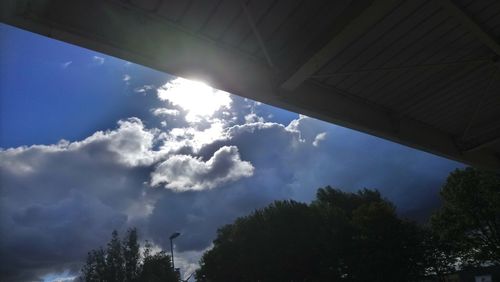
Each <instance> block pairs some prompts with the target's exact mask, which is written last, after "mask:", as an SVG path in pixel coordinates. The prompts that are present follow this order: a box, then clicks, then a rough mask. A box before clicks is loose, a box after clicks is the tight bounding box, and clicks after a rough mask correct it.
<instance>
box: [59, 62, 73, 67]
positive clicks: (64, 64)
mask: <svg viewBox="0 0 500 282" xmlns="http://www.w3.org/2000/svg"><path fill="white" fill-rule="evenodd" d="M72 63H73V61H67V62H65V63H62V64H61V68H62V69H66V68H67V67H69V65H71V64H72Z"/></svg>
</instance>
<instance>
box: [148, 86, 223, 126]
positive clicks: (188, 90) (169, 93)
mask: <svg viewBox="0 0 500 282" xmlns="http://www.w3.org/2000/svg"><path fill="white" fill-rule="evenodd" d="M158 97H159V98H160V99H161V100H164V101H165V100H168V101H170V102H171V103H172V104H173V105H176V106H179V107H181V108H182V109H184V110H186V111H187V112H188V113H187V115H186V120H187V121H190V122H196V121H199V120H200V119H202V118H209V117H211V116H213V114H214V113H215V112H216V111H218V110H219V109H221V108H224V107H225V108H229V107H230V106H231V102H232V100H231V97H230V95H229V93H227V92H225V91H221V90H217V89H214V88H212V87H210V86H208V85H207V84H205V83H203V82H199V81H193V80H188V79H184V78H176V79H174V80H171V81H169V82H168V83H167V84H165V85H164V86H162V87H160V88H159V89H158Z"/></svg>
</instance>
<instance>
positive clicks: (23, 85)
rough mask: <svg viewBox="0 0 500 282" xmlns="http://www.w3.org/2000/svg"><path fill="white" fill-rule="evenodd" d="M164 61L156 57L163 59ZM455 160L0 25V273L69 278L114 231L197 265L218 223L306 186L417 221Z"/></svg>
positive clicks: (434, 201) (301, 193) (12, 277)
mask: <svg viewBox="0 0 500 282" xmlns="http://www.w3.org/2000/svg"><path fill="white" fill-rule="evenodd" d="M167 59H168V58H167ZM460 167H463V165H462V164H460V163H457V162H453V161H450V160H446V159H443V158H440V157H437V156H434V155H431V154H428V153H424V152H421V151H418V150H414V149H411V148H408V147H405V146H402V145H399V144H395V143H392V142H389V141H385V140H383V139H379V138H376V137H373V136H370V135H367V134H363V133H360V132H357V131H353V130H350V129H347V128H343V127H340V126H336V125H333V124H330V123H326V122H323V121H319V120H316V119H312V118H309V117H307V116H303V115H299V114H297V113H292V112H288V111H285V110H282V109H278V108H275V107H271V106H268V105H265V104H262V103H259V102H255V101H252V100H248V99H245V98H242V97H238V96H235V95H231V94H229V93H227V92H224V91H220V90H215V89H212V88H211V87H210V86H208V85H206V84H204V83H202V82H196V81H189V80H186V79H183V78H178V77H175V76H172V75H169V74H166V73H162V72H158V71H155V70H152V69H149V68H146V67H143V66H140V65H137V64H134V63H130V62H126V61H123V60H121V59H117V58H114V57H111V56H107V55H104V54H100V53H97V52H94V51H90V50H87V49H83V48H80V47H76V46H73V45H69V44H66V43H62V42H59V41H55V40H53V39H50V38H46V37H42V36H39V35H36V34H33V33H29V32H26V31H22V30H19V29H16V28H13V27H10V26H7V25H3V24H0V184H1V187H0V238H1V240H0V278H1V279H0V280H2V281H70V280H72V279H73V278H74V277H76V276H77V275H78V271H79V270H80V269H81V266H82V263H83V261H84V260H85V256H86V253H87V252H88V251H89V250H91V249H95V248H98V247H99V246H105V244H106V242H107V241H108V240H109V238H110V236H111V231H112V230H113V229H116V230H118V231H119V232H121V233H122V234H123V233H124V232H125V231H126V230H127V229H128V228H130V227H137V228H138V229H139V234H140V238H141V239H143V240H146V239H148V240H150V241H151V242H152V243H153V244H154V245H155V246H157V247H158V248H163V249H165V250H169V244H168V237H169V235H170V234H172V233H173V232H176V231H179V232H181V233H182V234H181V236H179V237H178V238H176V239H175V247H174V250H175V256H176V266H179V267H180V268H181V272H182V273H184V275H188V274H190V273H191V272H192V271H193V270H194V269H196V266H197V263H198V260H199V258H200V257H201V255H202V254H203V252H204V251H206V250H208V249H209V248H210V247H211V242H212V240H213V239H215V235H216V230H217V228H218V227H220V226H222V225H224V224H228V223H231V222H232V221H233V220H234V219H235V218H236V217H238V216H242V215H246V214H248V213H250V212H251V211H253V210H255V209H257V208H261V207H264V206H266V205H267V204H269V203H271V202H272V201H275V200H283V199H293V200H296V201H303V202H310V201H311V200H313V199H314V197H315V192H316V190H317V189H318V188H320V187H324V186H326V185H331V186H332V187H336V188H339V189H342V190H344V191H357V190H359V189H362V188H371V189H378V190H379V191H380V192H381V193H382V195H383V196H384V197H386V198H387V199H389V200H390V201H392V202H393V203H394V204H395V205H396V207H397V210H398V213H399V214H400V215H401V216H404V217H408V218H412V219H415V220H420V221H422V220H425V219H426V218H427V217H428V215H429V214H430V213H431V212H432V210H433V209H435V208H436V207H437V206H438V205H439V189H440V187H441V185H442V184H443V182H444V180H445V179H446V177H447V175H448V174H449V172H451V171H452V170H454V169H456V168H460Z"/></svg>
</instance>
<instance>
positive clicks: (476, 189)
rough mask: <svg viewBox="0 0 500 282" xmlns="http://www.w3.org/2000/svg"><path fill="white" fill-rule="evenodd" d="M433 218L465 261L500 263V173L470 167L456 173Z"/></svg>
mask: <svg viewBox="0 0 500 282" xmlns="http://www.w3.org/2000/svg"><path fill="white" fill-rule="evenodd" d="M441 197H442V200H443V205H442V207H441V209H440V210H439V211H437V212H436V213H435V214H434V215H433V217H432V219H431V224H432V228H433V230H434V231H435V233H436V234H438V236H439V237H440V240H441V241H445V242H450V243H452V246H451V247H450V248H449V251H450V252H451V253H452V254H453V255H454V256H455V257H459V258H461V261H462V262H465V263H470V264H481V263H486V262H493V263H500V175H499V174H498V173H495V172H489V171H481V170H477V169H474V168H466V169H461V170H456V171H454V172H452V173H451V174H450V175H449V177H448V179H447V180H446V183H445V185H444V186H443V188H442V190H441Z"/></svg>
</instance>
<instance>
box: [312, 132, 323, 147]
mask: <svg viewBox="0 0 500 282" xmlns="http://www.w3.org/2000/svg"><path fill="white" fill-rule="evenodd" d="M325 139H326V132H321V133H319V134H318V135H316V137H315V138H314V141H313V143H312V144H313V146H314V147H318V146H319V143H320V142H321V141H323V140H325Z"/></svg>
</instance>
